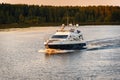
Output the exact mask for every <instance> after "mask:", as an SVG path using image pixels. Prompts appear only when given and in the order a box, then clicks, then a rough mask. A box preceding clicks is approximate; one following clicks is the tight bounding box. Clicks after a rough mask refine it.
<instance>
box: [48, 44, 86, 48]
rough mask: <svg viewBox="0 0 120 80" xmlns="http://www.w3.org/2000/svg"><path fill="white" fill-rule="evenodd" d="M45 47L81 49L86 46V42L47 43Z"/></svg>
mask: <svg viewBox="0 0 120 80" xmlns="http://www.w3.org/2000/svg"><path fill="white" fill-rule="evenodd" d="M47 48H51V49H60V50H81V49H85V48H86V43H77V44H52V45H50V44H48V45H47Z"/></svg>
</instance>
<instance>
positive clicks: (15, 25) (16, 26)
mask: <svg viewBox="0 0 120 80" xmlns="http://www.w3.org/2000/svg"><path fill="white" fill-rule="evenodd" d="M61 24H62V23H41V24H18V23H13V24H0V29H8V28H28V27H32V26H37V27H44V26H59V25H61ZM79 25H120V22H89V23H79Z"/></svg>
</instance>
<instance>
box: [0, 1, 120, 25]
mask: <svg viewBox="0 0 120 80" xmlns="http://www.w3.org/2000/svg"><path fill="white" fill-rule="evenodd" d="M67 21H68V23H72V24H76V23H77V24H80V25H86V24H87V25H90V24H103V25H105V24H109V25H112V24H117V25H120V6H44V5H41V6H38V5H26V4H5V3H1V4H0V27H1V26H2V25H8V24H9V25H11V24H12V25H29V26H31V25H32V26H33V25H39V26H40V25H46V26H47V25H60V24H62V23H65V24H66V23H67ZM2 27H4V26H2ZM19 27H20V26H19Z"/></svg>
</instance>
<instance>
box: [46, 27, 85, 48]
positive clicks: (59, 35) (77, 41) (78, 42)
mask: <svg viewBox="0 0 120 80" xmlns="http://www.w3.org/2000/svg"><path fill="white" fill-rule="evenodd" d="M64 28H65V26H62V27H61V29H60V30H57V31H56V33H55V34H54V35H52V37H50V38H49V39H48V40H46V41H45V42H44V45H45V48H46V49H57V50H81V49H85V48H86V42H85V41H84V39H83V35H82V33H81V31H80V30H77V29H74V28H73V27H72V28H71V29H70V30H65V29H64Z"/></svg>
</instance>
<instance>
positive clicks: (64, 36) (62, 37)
mask: <svg viewBox="0 0 120 80" xmlns="http://www.w3.org/2000/svg"><path fill="white" fill-rule="evenodd" d="M67 37H68V35H53V36H52V38H60V39H65V38H67Z"/></svg>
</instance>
